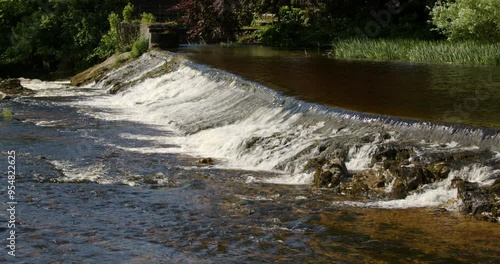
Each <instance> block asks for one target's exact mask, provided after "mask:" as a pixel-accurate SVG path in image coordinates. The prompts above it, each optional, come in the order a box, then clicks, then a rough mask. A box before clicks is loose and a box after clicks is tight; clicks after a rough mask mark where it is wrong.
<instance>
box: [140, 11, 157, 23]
mask: <svg viewBox="0 0 500 264" xmlns="http://www.w3.org/2000/svg"><path fill="white" fill-rule="evenodd" d="M141 22H142V23H144V24H151V23H155V22H156V17H155V16H154V15H153V14H151V13H142V18H141Z"/></svg>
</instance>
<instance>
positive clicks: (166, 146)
mask: <svg viewBox="0 0 500 264" xmlns="http://www.w3.org/2000/svg"><path fill="white" fill-rule="evenodd" d="M23 85H24V86H26V87H28V88H31V89H33V90H35V91H37V94H36V95H35V96H34V97H25V98H17V99H15V100H13V101H7V102H5V101H2V102H0V106H1V107H2V108H10V109H13V112H14V118H13V119H9V118H3V119H2V120H1V121H0V128H1V129H2V138H1V139H0V146H1V151H2V156H3V157H6V156H7V150H10V149H14V150H16V152H17V153H18V167H19V187H18V189H19V197H22V198H20V199H21V201H22V204H21V205H20V207H21V209H22V210H21V211H19V212H18V219H19V226H20V228H19V230H18V233H19V234H20V235H19V237H18V245H19V246H18V252H19V256H20V257H19V259H18V260H20V262H23V261H24V263H33V260H34V259H38V260H39V261H41V262H40V263H48V261H49V260H58V261H60V262H61V263H66V262H67V261H72V262H84V263H95V262H101V261H102V262H103V263H104V262H110V263H113V262H115V263H123V262H129V263H198V262H199V263H212V262H213V263H224V262H231V263H233V262H238V263H239V262H241V263H260V262H286V263H288V262H298V261H300V262H303V261H306V262H325V261H327V262H339V263H357V262H386V261H388V262H392V261H396V260H399V261H401V262H412V261H417V262H418V261H435V262H438V263H447V262H449V261H456V262H468V261H484V262H492V263H494V262H496V261H497V260H498V258H499V254H500V251H499V249H498V247H496V246H494V245H498V242H500V241H499V237H500V236H498V234H500V230H499V227H498V225H497V224H491V223H479V222H471V221H470V220H469V219H468V218H465V217H463V216H460V215H458V214H457V213H456V212H454V210H455V208H456V205H457V201H456V197H457V190H456V188H454V187H452V179H454V178H455V177H457V178H462V179H464V180H468V181H472V182H478V183H479V184H480V185H484V186H487V185H490V184H492V183H493V182H494V181H495V179H497V178H498V175H499V173H500V165H499V164H500V135H499V133H498V131H497V130H494V129H485V128H481V129H480V128H471V127H464V126H451V125H443V124H435V123H428V122H418V121H412V120H405V119H398V118H390V117H386V116H378V115H368V114H359V113H356V112H351V111H347V110H342V109H336V108H331V107H326V106H322V105H318V104H312V103H307V102H304V101H300V100H297V99H294V98H292V97H287V96H284V95H282V94H281V93H279V92H276V91H274V90H272V89H269V88H267V87H265V86H262V85H260V84H257V83H254V82H251V81H247V80H245V79H243V78H241V77H239V76H237V75H233V74H230V73H228V72H224V71H221V70H217V69H214V68H210V67H207V66H204V65H200V64H196V63H193V62H191V61H189V60H187V59H185V58H183V57H182V56H179V55H174V54H171V53H167V52H150V53H147V54H145V55H143V56H142V57H141V58H139V59H138V60H135V61H133V62H130V63H127V64H125V65H123V66H121V67H119V68H116V69H114V70H112V71H110V72H108V73H107V74H106V75H105V76H104V77H103V78H102V79H101V80H99V81H98V82H96V83H91V84H87V85H86V86H84V87H80V88H74V87H69V86H68V84H66V83H53V82H52V83H48V82H41V81H36V80H24V81H23ZM110 93H113V94H110ZM324 144H328V146H330V145H338V146H342V148H344V149H346V151H347V158H346V166H347V169H348V170H349V171H350V172H352V173H356V172H360V171H369V170H370V169H372V165H373V164H372V157H373V155H374V153H376V152H377V150H378V149H379V148H380V147H381V146H386V145H399V146H411V148H412V150H414V151H415V152H416V153H417V154H418V157H419V158H422V159H425V158H427V157H428V156H432V155H435V154H436V155H437V154H440V153H441V154H442V153H460V152H463V151H474V152H477V153H486V154H484V155H481V158H482V160H478V161H476V162H470V163H466V164H462V165H461V166H459V167H454V168H453V169H452V171H451V172H450V173H449V175H448V177H447V179H445V180H443V181H439V182H436V183H431V184H427V185H425V186H423V187H422V188H419V189H418V190H416V191H415V192H413V193H411V194H410V195H409V196H408V197H406V198H405V199H400V200H378V199H356V200H355V201H348V200H346V199H345V198H344V197H342V196H337V195H334V194H333V193H332V192H330V191H329V190H328V189H317V188H312V187H311V184H312V182H313V172H311V171H309V170H307V169H306V167H307V164H308V162H309V161H310V160H311V159H313V158H315V157H316V156H318V155H319V153H318V149H320V148H321V146H322V145H324ZM207 157H210V158H212V159H213V160H214V164H213V165H210V166H207V165H206V164H201V163H199V162H197V160H198V159H200V158H207ZM2 162H3V163H2V166H3V167H5V168H6V167H7V165H6V158H5V159H4V160H3V161H2ZM4 163H5V165H4ZM2 186H4V185H2ZM384 188H385V189H386V191H387V192H390V191H391V188H392V186H391V183H387V184H386V186H384ZM5 189H6V188H3V190H4V191H5ZM4 205H5V204H4ZM438 207H439V208H446V209H448V210H444V211H439V210H438V211H435V208H438ZM380 208H392V209H391V210H386V209H380ZM416 208H423V209H416ZM2 216H3V217H5V218H6V217H7V215H6V214H5V210H2ZM415 221H416V222H421V224H417V223H412V222H415ZM464 227H465V229H467V230H469V231H467V232H465V233H464V232H463V230H462V229H463V228H464ZM441 229H442V230H441ZM443 230H448V231H449V232H448V234H446V235H444V237H443V236H442V234H441V232H442V231H443ZM458 230H461V231H460V232H461V233H460V232H458ZM2 231H5V232H4V234H5V235H6V234H7V232H8V230H7V229H5V228H4V230H2ZM455 231H457V232H458V233H456V234H449V233H450V232H451V233H453V232H455ZM470 238H474V239H476V238H477V239H478V240H475V242H473V244H469V243H468V242H466V240H467V239H470ZM427 240H428V241H432V242H428V243H426V242H425V241H427ZM471 243H472V242H471ZM478 249H481V250H478ZM380 252H384V253H383V254H379V253H380ZM23 257H24V259H23ZM8 258H9V257H8V256H6V255H4V256H0V259H3V260H8ZM119 259H121V260H120V261H119ZM122 261H123V262H122Z"/></svg>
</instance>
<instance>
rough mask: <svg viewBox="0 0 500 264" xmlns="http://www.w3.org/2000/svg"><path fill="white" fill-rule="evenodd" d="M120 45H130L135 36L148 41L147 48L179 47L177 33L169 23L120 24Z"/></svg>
mask: <svg viewBox="0 0 500 264" xmlns="http://www.w3.org/2000/svg"><path fill="white" fill-rule="evenodd" d="M119 35H120V46H122V47H124V46H130V45H132V43H133V42H134V41H135V40H136V39H137V38H139V37H140V38H145V39H147V40H148V41H149V48H150V49H151V48H160V49H172V48H177V47H179V34H178V33H177V30H176V29H174V28H173V26H172V25H171V24H169V23H153V24H138V23H130V22H122V23H121V24H120V31H119Z"/></svg>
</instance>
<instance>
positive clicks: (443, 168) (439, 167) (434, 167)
mask: <svg viewBox="0 0 500 264" xmlns="http://www.w3.org/2000/svg"><path fill="white" fill-rule="evenodd" d="M427 169H428V170H429V171H430V172H431V173H432V174H433V175H434V176H435V177H436V178H438V179H446V178H447V177H448V174H450V171H451V169H450V168H449V167H448V166H447V165H446V163H444V162H439V163H435V164H431V165H429V166H428V167H427Z"/></svg>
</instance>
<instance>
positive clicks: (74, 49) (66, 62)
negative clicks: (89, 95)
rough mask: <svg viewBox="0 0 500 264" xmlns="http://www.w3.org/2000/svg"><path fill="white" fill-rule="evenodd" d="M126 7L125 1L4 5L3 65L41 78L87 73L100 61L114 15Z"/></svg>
mask: <svg viewBox="0 0 500 264" xmlns="http://www.w3.org/2000/svg"><path fill="white" fill-rule="evenodd" d="M125 4H126V1H125V0H87V1H76V0H68V1H47V0H40V1H32V0H16V1H11V0H0V56H1V60H0V64H2V65H8V66H4V67H5V68H19V69H22V70H23V74H27V72H28V71H33V72H35V73H38V74H39V75H44V74H46V73H49V72H53V71H67V72H68V73H71V72H72V71H75V70H81V69H84V68H86V67H88V66H90V65H92V64H94V63H96V62H98V60H99V58H98V57H97V56H92V55H93V54H94V51H95V48H96V47H97V46H98V45H99V43H100V41H101V37H102V35H103V33H104V32H106V31H107V30H108V29H109V23H108V21H107V18H108V16H109V14H110V13H111V12H118V11H120V10H121V9H122V8H123V7H124V6H125ZM4 67H2V68H4ZM2 73H3V72H2ZM12 74H15V73H12Z"/></svg>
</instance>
